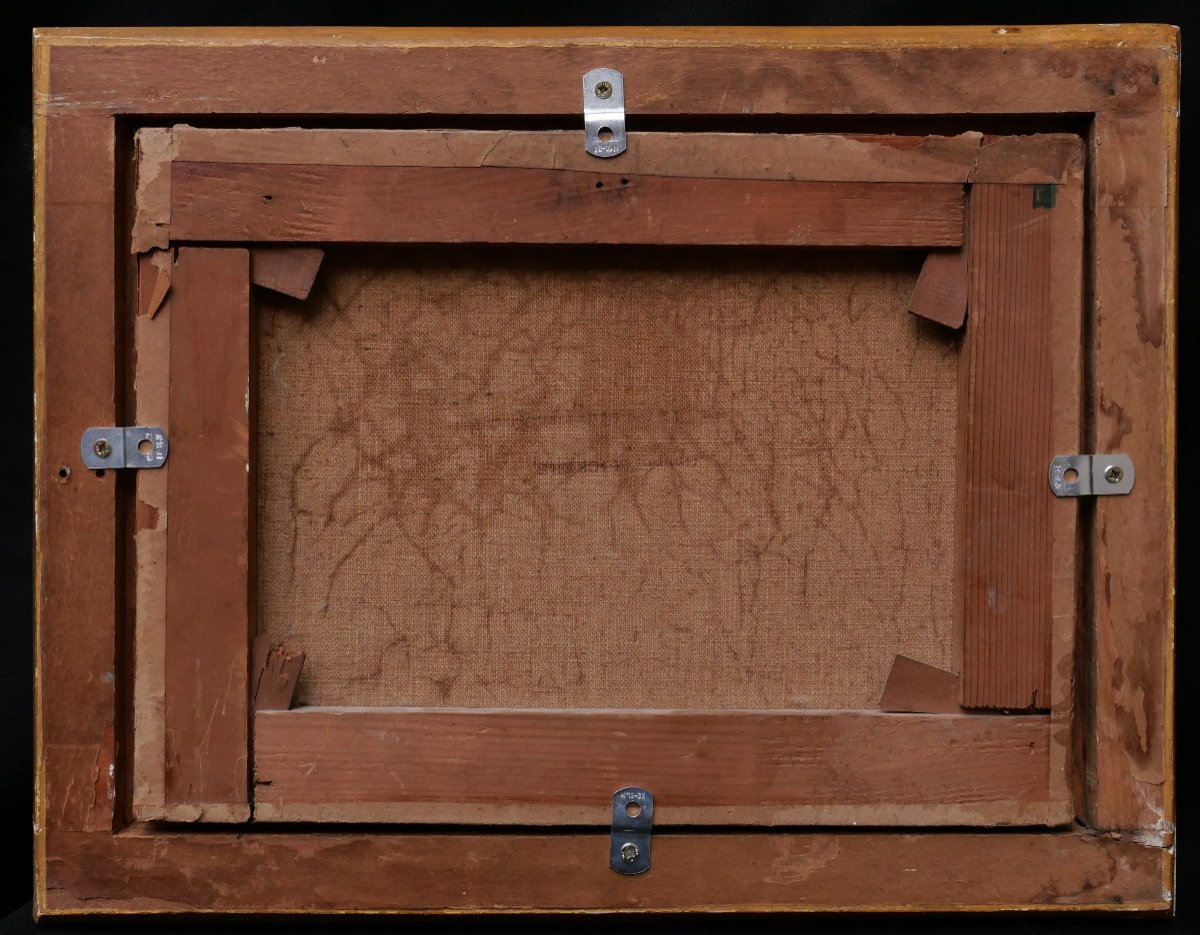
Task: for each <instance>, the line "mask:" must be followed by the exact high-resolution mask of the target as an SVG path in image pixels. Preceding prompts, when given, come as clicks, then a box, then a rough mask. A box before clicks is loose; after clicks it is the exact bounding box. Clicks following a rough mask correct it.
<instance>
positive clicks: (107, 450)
mask: <svg viewBox="0 0 1200 935" xmlns="http://www.w3.org/2000/svg"><path fill="white" fill-rule="evenodd" d="M92 451H94V452H96V457H97V458H107V457H108V456H109V455H110V454H112V445H110V444H109V443H108V439H107V438H100V439H97V440H96V444H94V445H92Z"/></svg>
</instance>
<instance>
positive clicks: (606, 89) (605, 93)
mask: <svg viewBox="0 0 1200 935" xmlns="http://www.w3.org/2000/svg"><path fill="white" fill-rule="evenodd" d="M611 96H612V85H611V84H609V83H608V82H607V81H601V82H600V83H599V84H598V85H596V97H598V98H600V99H602V100H603V99H604V98H606V97H611Z"/></svg>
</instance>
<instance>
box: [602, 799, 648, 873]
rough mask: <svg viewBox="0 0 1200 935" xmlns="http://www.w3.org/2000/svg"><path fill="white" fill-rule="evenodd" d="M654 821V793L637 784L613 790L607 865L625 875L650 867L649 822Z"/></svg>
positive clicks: (642, 871) (643, 870)
mask: <svg viewBox="0 0 1200 935" xmlns="http://www.w3.org/2000/svg"><path fill="white" fill-rule="evenodd" d="M653 823H654V796H652V795H651V794H650V793H649V792H647V791H646V790H645V789H639V788H638V787H637V786H626V787H625V788H624V789H618V790H617V791H616V792H614V793H613V811H612V838H611V840H610V842H609V846H608V865H609V866H610V867H612V869H613V870H615V871H617V873H620V874H623V875H624V876H635V875H637V874H639V873H645V872H646V871H647V870H649V869H650V826H651V825H652V824H653Z"/></svg>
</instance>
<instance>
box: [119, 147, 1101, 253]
mask: <svg viewBox="0 0 1200 935" xmlns="http://www.w3.org/2000/svg"><path fill="white" fill-rule="evenodd" d="M137 140H138V146H139V150H138V156H139V168H138V190H137V194H136V198H135V203H136V204H135V210H136V221H135V223H134V225H133V249H134V250H135V251H141V250H146V249H150V248H152V247H156V246H157V247H161V246H166V244H167V233H168V229H169V226H170V217H171V181H170V171H169V162H170V160H178V161H180V162H216V163H253V164H285V165H293V166H296V165H318V166H321V165H341V166H446V167H449V166H458V167H472V168H479V167H484V166H487V167H495V168H500V167H503V168H526V169H563V170H573V171H588V172H594V171H596V169H597V162H596V159H595V157H593V156H591V155H589V154H588V153H587V152H585V151H584V149H583V148H582V147H581V146H580V145H579V134H578V132H577V131H569V130H541V131H521V130H323V129H300V128H283V129H261V130H253V129H212V128H200V127H190V126H186V125H179V126H174V127H169V128H166V127H146V128H143V129H141V130H139V131H138V133H137ZM984 140H985V137H984V136H983V135H982V134H980V133H977V132H966V133H961V134H958V135H956V136H937V135H923V136H922V135H912V136H894V135H881V134H855V135H846V134H832V133H804V134H775V133H772V134H755V135H748V134H745V133H660V132H649V133H646V132H643V133H636V134H633V135H632V136H631V137H630V138H629V146H628V149H627V150H626V151H625V152H624V153H622V154H621V155H620V156H619V157H616V158H615V159H613V160H609V161H608V162H606V163H605V166H606V169H607V170H609V171H618V172H622V173H632V174H635V175H659V176H686V177H689V178H744V179H777V180H788V181H822V182H946V183H957V184H961V183H965V182H968V181H980V182H988V181H992V182H1005V181H1024V182H1058V181H1061V180H1062V179H1063V177H1064V176H1065V175H1066V174H1067V173H1068V172H1069V171H1072V170H1073V169H1074V168H1075V167H1076V166H1078V165H1080V164H1082V147H1081V145H1080V140H1079V138H1078V137H1076V136H1071V135H1068V134H1054V133H1051V134H1036V135H1031V136H1023V137H1008V136H1005V137H995V138H986V145H983V146H982V147H981V144H982V143H983V141H984Z"/></svg>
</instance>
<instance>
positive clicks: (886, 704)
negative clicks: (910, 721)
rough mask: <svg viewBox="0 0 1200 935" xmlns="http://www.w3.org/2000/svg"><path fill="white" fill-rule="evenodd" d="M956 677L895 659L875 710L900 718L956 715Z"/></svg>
mask: <svg viewBox="0 0 1200 935" xmlns="http://www.w3.org/2000/svg"><path fill="white" fill-rule="evenodd" d="M958 695H959V677H958V676H957V675H955V674H954V673H953V672H947V671H946V670H945V669H939V668H937V667H936V666H931V665H928V664H926V663H924V662H918V661H917V660H916V659H910V658H909V657H908V656H896V658H895V659H894V660H893V661H892V671H891V672H890V673H888V680H887V684H886V685H885V686H884V689H883V697H881V698H880V699H879V707H880V709H881V710H883V711H890V712H895V713H904V714H958V713H960V710H961V709H960V708H959V706H958Z"/></svg>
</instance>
